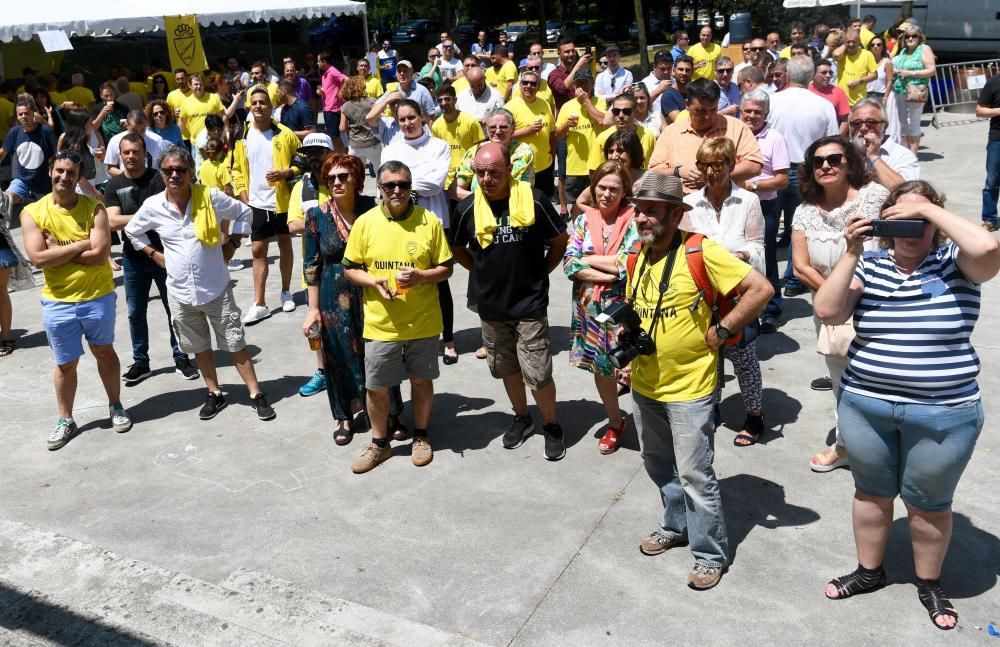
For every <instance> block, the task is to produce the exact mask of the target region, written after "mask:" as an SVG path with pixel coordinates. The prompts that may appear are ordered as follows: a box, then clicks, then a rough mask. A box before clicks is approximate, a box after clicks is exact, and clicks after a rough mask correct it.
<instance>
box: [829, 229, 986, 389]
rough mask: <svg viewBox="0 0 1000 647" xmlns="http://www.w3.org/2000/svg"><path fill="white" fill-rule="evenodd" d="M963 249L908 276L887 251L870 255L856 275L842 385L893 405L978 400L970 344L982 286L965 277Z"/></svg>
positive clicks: (951, 248) (950, 250)
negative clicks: (858, 290) (858, 292)
mask: <svg viewBox="0 0 1000 647" xmlns="http://www.w3.org/2000/svg"><path fill="white" fill-rule="evenodd" d="M958 253H959V251H958V247H957V246H956V245H955V244H954V243H948V244H945V245H942V246H940V247H938V248H937V249H935V250H932V251H931V253H930V254H929V255H928V256H927V258H926V259H924V262H923V263H922V264H921V265H920V266H919V267H918V268H917V269H916V270H915V271H914V272H913V273H912V274H910V275H905V274H902V273H901V272H899V270H897V269H896V264H895V262H893V260H892V258H891V257H890V256H889V250H879V251H875V252H866V253H865V254H864V256H863V257H862V259H861V261H860V262H859V263H858V267H857V269H856V270H855V272H854V276H855V278H856V279H858V280H859V281H860V282H861V283H862V284H863V285H864V293H863V294H862V296H861V300H860V301H859V302H858V306H857V308H856V309H855V311H854V328H855V330H856V332H857V336H856V337H855V338H854V341H853V342H851V348H850V351H849V352H848V358H849V360H850V363H849V365H848V367H847V370H846V371H845V372H844V377H843V379H842V380H841V388H843V389H845V390H847V391H850V392H852V393H858V394H860V395H866V396H869V397H873V398H880V399H882V400H889V401H891V402H910V403H917V404H957V403H961V402H967V401H972V400H978V399H979V398H980V393H979V385H978V384H977V383H976V376H977V375H978V374H979V357H978V356H977V355H976V351H975V349H974V348H973V347H972V344H971V342H970V336H971V335H972V329H973V327H974V326H975V324H976V320H977V319H979V293H980V286H979V285H978V284H976V283H973V282H971V281H969V280H968V279H967V278H965V275H964V274H962V271H961V270H960V269H959V267H958V265H957V264H956V262H955V260H956V258H957V257H958Z"/></svg>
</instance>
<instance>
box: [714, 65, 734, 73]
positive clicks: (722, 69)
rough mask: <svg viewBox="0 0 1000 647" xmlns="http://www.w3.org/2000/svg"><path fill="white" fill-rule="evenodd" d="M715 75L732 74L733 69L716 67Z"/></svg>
mask: <svg viewBox="0 0 1000 647" xmlns="http://www.w3.org/2000/svg"><path fill="white" fill-rule="evenodd" d="M715 73H716V74H732V73H733V68H731V67H717V68H715Z"/></svg>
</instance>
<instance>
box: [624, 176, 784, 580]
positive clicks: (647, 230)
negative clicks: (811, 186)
mask: <svg viewBox="0 0 1000 647" xmlns="http://www.w3.org/2000/svg"><path fill="white" fill-rule="evenodd" d="M683 199H684V189H683V186H682V184H681V181H680V180H679V179H678V178H675V177H672V176H669V175H665V174H663V173H656V172H650V173H646V174H645V175H644V176H643V178H642V180H641V182H640V184H639V188H638V190H637V191H636V193H635V197H634V199H633V202H634V204H635V224H636V228H637V229H638V232H639V236H640V238H641V240H642V243H643V246H642V249H641V250H640V251H639V254H638V257H637V258H635V259H634V264H633V263H632V262H630V263H629V270H628V280H627V284H626V289H625V297H626V299H628V304H629V306H630V307H631V308H632V310H633V311H634V312H635V314H637V315H638V318H639V320H640V321H641V329H642V331H644V335H645V336H644V339H645V341H646V342H647V343H648V344H651V345H652V348H651V349H649V350H645V349H640V348H637V347H636V346H634V345H632V344H629V343H626V344H621V345H620V347H624V348H626V349H632V350H633V351H637V352H636V353H635V355H634V359H632V361H631V363H630V366H631V369H632V398H633V402H634V403H635V406H634V407H633V411H634V413H635V421H636V427H637V429H638V432H639V437H640V440H641V444H642V449H643V459H644V461H645V466H646V472H647V473H648V474H649V476H650V478H651V479H652V480H653V482H654V483H656V485H657V487H659V489H660V493H661V496H662V498H663V503H664V510H663V514H662V515H661V517H660V519H659V524H658V526H657V528H656V529H655V530H654V531H653V532H652V533H651V534H650V535H649V536H647V537H644V538H643V539H642V540H640V542H639V549H640V550H641V551H642V552H643V553H645V554H647V555H658V554H660V553H663V552H665V551H667V550H668V549H670V548H673V547H675V546H681V545H683V544H685V543H688V544H690V546H691V552H692V553H694V554H695V555H697V557H696V561H695V565H694V568H693V569H692V570H691V571H690V573H688V580H687V581H688V586H690V587H691V588H694V589H699V590H702V589H709V588H712V587H713V586H715V585H716V584H718V582H719V580H720V579H721V578H722V574H723V573H724V572H725V571H726V569H727V568H728V566H729V562H730V561H731V553H730V550H729V540H728V537H727V535H726V523H725V519H724V518H723V514H722V501H721V498H720V494H719V484H718V480H717V479H716V476H715V471H714V470H713V468H712V458H713V455H714V451H713V437H714V435H715V427H716V423H715V422H714V419H713V418H714V416H713V409H714V404H715V385H716V379H717V375H718V353H719V348H720V347H721V346H722V344H723V343H724V342H725V341H726V339H728V338H729V337H730V336H731V335H732V332H738V331H740V330H742V329H743V326H745V325H746V324H747V323H749V322H750V320H751V319H752V318H753V317H755V316H756V315H757V313H758V312H760V311H761V310H762V309H763V307H764V304H765V303H767V300H768V299H769V298H770V297H771V294H772V293H773V289H772V288H771V284H770V283H768V281H767V279H766V278H764V276H763V275H762V274H760V273H759V272H757V271H756V270H754V269H753V268H751V267H750V266H749V265H747V264H746V263H744V262H743V261H740V260H738V259H737V258H736V257H735V256H733V255H732V254H730V253H729V252H728V251H726V249H725V248H724V247H722V246H721V245H718V244H717V243H715V242H713V241H712V240H709V239H707V238H706V239H704V240H702V241H701V250H702V252H701V264H702V265H703V266H704V269H705V274H706V275H707V278H708V280H709V282H710V283H711V284H712V287H713V288H714V289H715V292H716V294H727V293H728V292H729V291H730V290H732V289H733V288H735V287H739V289H740V295H741V296H740V300H739V303H737V304H736V305H735V306H734V308H733V309H732V310H731V311H730V312H728V313H727V314H726V315H725V316H724V317H722V318H721V320H716V318H715V317H713V314H712V309H711V307H710V305H709V304H707V303H705V299H703V298H699V289H698V286H697V284H696V283H695V281H694V279H693V276H692V273H691V270H690V268H689V264H693V263H698V262H699V260H698V259H697V258H696V257H690V258H689V257H688V255H687V254H686V253H685V249H684V241H685V239H686V238H687V236H688V234H687V232H685V231H682V230H680V229H679V227H680V222H681V219H682V218H683V216H684V213H685V212H686V211H688V210H689V209H691V207H690V206H688V205H686V204H685V203H684V201H683ZM636 332H638V331H636ZM619 356H620V354H619ZM623 363H624V362H623ZM691 501H695V502H696V504H695V505H693V506H692V505H690V502H691Z"/></svg>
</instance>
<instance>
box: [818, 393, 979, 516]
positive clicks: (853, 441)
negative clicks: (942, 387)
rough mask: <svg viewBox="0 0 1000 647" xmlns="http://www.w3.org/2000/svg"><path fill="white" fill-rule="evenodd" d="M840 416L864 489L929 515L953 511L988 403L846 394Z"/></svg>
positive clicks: (858, 480)
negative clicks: (923, 401) (922, 401)
mask: <svg viewBox="0 0 1000 647" xmlns="http://www.w3.org/2000/svg"><path fill="white" fill-rule="evenodd" d="M837 414H838V426H839V428H840V435H841V438H842V440H843V442H844V445H845V446H846V447H847V453H848V455H849V456H850V458H851V473H852V474H853V475H854V485H855V487H856V488H857V489H858V490H860V491H861V492H864V493H865V494H869V495H871V496H877V497H895V496H896V495H899V496H900V497H901V498H902V499H903V501H904V502H905V503H907V504H908V505H911V506H913V507H914V508H917V509H919V510H924V511H927V512H942V511H945V510H948V509H949V508H950V507H951V502H952V499H953V498H954V495H955V488H956V487H957V486H958V480H959V479H960V478H961V476H962V472H964V471H965V466H966V465H967V464H968V463H969V459H970V458H971V457H972V452H973V450H974V449H975V447H976V439H977V438H979V432H980V431H982V428H983V403H982V400H974V401H972V402H963V403H961V404H955V405H943V404H908V403H900V402H889V401H888V400H881V399H879V398H872V397H868V396H865V395H859V394H857V393H851V392H850V391H842V392H841V395H840V403H839V405H838V407H837Z"/></svg>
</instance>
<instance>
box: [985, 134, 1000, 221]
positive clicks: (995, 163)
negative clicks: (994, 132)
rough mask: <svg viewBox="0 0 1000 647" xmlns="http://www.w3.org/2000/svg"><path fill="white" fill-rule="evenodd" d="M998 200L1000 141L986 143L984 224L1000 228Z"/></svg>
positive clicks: (999, 187)
mask: <svg viewBox="0 0 1000 647" xmlns="http://www.w3.org/2000/svg"><path fill="white" fill-rule="evenodd" d="M997 200H1000V140H997V139H991V140H990V141H989V142H987V143H986V184H985V185H983V222H988V223H990V224H991V225H993V226H994V227H997V226H1000V219H998V218H997Z"/></svg>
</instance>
